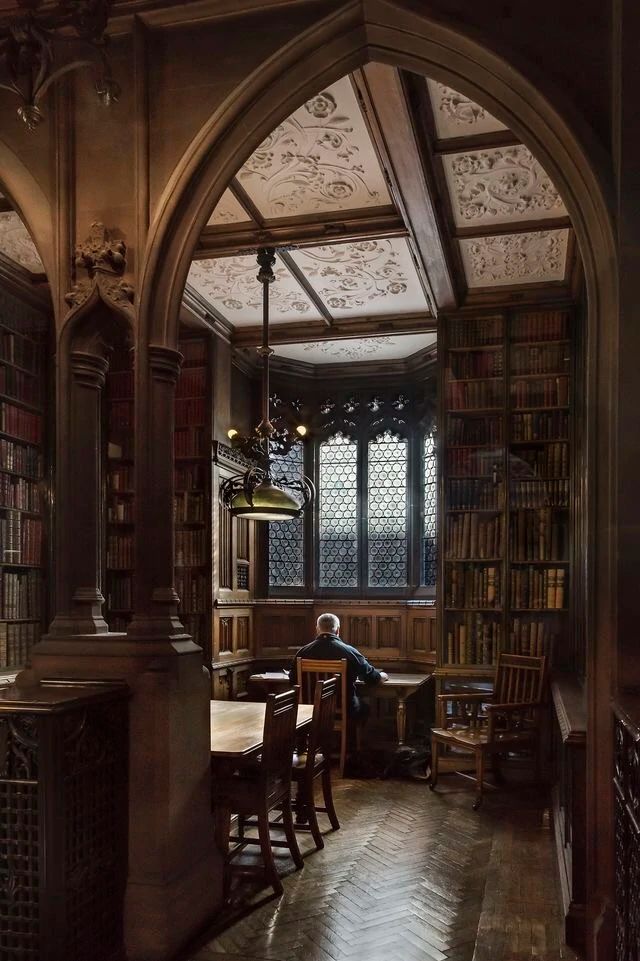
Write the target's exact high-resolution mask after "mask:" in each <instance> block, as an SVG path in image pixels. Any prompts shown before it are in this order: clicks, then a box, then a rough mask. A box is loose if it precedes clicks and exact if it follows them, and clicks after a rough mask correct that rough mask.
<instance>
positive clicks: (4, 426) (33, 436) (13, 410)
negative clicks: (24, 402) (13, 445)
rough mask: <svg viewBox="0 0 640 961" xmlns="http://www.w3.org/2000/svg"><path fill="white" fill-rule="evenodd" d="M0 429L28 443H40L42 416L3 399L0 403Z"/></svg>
mask: <svg viewBox="0 0 640 961" xmlns="http://www.w3.org/2000/svg"><path fill="white" fill-rule="evenodd" d="M0 430H1V431H3V433H5V434H11V436H12V437H17V438H19V439H20V440H24V441H26V442H27V443H28V444H40V443H41V441H42V416H41V415H40V414H32V413H31V412H30V411H28V410H24V409H23V408H22V407H15V406H14V405H13V404H8V403H6V402H4V401H3V402H2V403H0Z"/></svg>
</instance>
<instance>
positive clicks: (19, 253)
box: [0, 210, 44, 274]
mask: <svg viewBox="0 0 640 961" xmlns="http://www.w3.org/2000/svg"><path fill="white" fill-rule="evenodd" d="M0 253H3V254H4V255H5V257H8V258H9V260H13V261H14V263H16V264H20V266H21V267H25V268H26V269H27V270H30V271H31V273H33V274H43V273H44V264H43V263H42V261H41V260H40V255H39V254H38V251H37V249H36V245H35V244H34V242H33V240H32V239H31V234H30V233H29V231H28V230H27V228H26V227H25V225H24V224H23V223H22V221H21V220H20V217H19V216H18V214H17V213H15V211H13V210H10V211H7V212H6V213H0Z"/></svg>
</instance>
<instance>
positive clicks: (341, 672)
mask: <svg viewBox="0 0 640 961" xmlns="http://www.w3.org/2000/svg"><path fill="white" fill-rule="evenodd" d="M297 673H298V687H299V688H300V703H301V704H313V703H314V699H315V696H316V684H317V682H318V681H326V680H327V679H329V678H334V677H335V676H336V675H338V681H339V683H338V684H337V685H336V702H335V713H336V714H338V715H339V716H340V717H341V716H342V714H343V710H344V705H346V704H347V661H346V658H343V659H342V660H340V661H337V660H336V661H323V660H320V659H317V660H316V659H312V658H307V657H299V658H298V660H297Z"/></svg>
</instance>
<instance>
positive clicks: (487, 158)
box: [442, 144, 567, 227]
mask: <svg viewBox="0 0 640 961" xmlns="http://www.w3.org/2000/svg"><path fill="white" fill-rule="evenodd" d="M442 162H443V165H444V171H445V174H446V178H447V186H448V188H449V194H450V197H451V207H452V210H453V216H454V220H455V222H456V226H458V227H477V226H484V225H486V224H504V223H513V222H514V221H523V220H525V221H526V220H544V219H547V218H549V217H563V216H566V214H567V210H566V208H565V205H564V204H563V202H562V199H561V197H560V195H559V193H558V191H557V190H556V188H555V187H554V185H553V183H552V182H551V180H550V178H549V177H548V176H547V174H546V173H545V172H544V170H543V169H542V167H541V166H540V164H539V163H538V161H537V160H536V159H535V157H534V156H533V155H532V154H531V152H530V151H529V150H527V148H526V147H524V146H523V145H522V144H518V145H516V146H514V147H495V148H491V149H487V150H475V151H469V152H468V153H457V154H449V155H448V156H445V157H443V158H442Z"/></svg>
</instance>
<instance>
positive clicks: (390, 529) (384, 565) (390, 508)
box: [367, 430, 407, 588]
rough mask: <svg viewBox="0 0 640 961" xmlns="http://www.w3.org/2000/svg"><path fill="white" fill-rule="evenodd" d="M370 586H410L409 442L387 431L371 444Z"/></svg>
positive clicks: (369, 500) (368, 526)
mask: <svg viewBox="0 0 640 961" xmlns="http://www.w3.org/2000/svg"><path fill="white" fill-rule="evenodd" d="M367 488H368V511H367V521H368V524H367V528H368V563H369V587H382V588H385V587H406V585H407V441H406V440H405V438H404V437H399V436H398V435H397V434H394V433H392V431H390V430H387V431H385V432H384V433H383V434H380V435H379V436H378V437H374V438H373V439H372V440H370V441H369V450H368V477H367Z"/></svg>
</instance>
